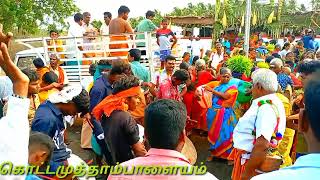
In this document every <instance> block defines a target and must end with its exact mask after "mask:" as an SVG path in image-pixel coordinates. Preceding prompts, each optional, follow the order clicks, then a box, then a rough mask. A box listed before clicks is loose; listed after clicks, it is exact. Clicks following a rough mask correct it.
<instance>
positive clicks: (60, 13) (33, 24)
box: [0, 0, 79, 33]
mask: <svg viewBox="0 0 320 180" xmlns="http://www.w3.org/2000/svg"><path fill="white" fill-rule="evenodd" d="M77 11H79V8H78V7H77V6H76V5H75V4H74V1H73V0H1V6H0V23H2V24H3V25H4V30H5V31H13V30H15V29H17V30H18V31H19V32H24V33H35V32H37V31H38V30H39V27H40V25H45V26H48V25H49V24H55V25H56V26H57V25H60V26H61V25H62V26H65V25H66V24H65V19H66V18H67V17H69V16H70V15H72V14H73V13H74V12H77ZM52 22H53V23H52Z"/></svg>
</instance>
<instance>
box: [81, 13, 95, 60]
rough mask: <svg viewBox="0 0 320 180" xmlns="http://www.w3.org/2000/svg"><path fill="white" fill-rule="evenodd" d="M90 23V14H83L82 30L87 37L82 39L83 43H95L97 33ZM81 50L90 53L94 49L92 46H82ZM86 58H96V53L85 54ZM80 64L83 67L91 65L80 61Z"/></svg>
mask: <svg viewBox="0 0 320 180" xmlns="http://www.w3.org/2000/svg"><path fill="white" fill-rule="evenodd" d="M90 21H91V14H90V13H89V12H84V13H83V22H84V23H83V24H82V27H83V28H84V30H85V36H87V37H84V38H83V43H94V41H95V39H96V38H95V37H94V36H95V35H97V31H96V29H95V28H94V27H93V26H92V25H91V24H90ZM83 49H84V50H85V51H92V50H94V49H95V46H94V45H84V46H83ZM85 54H86V55H87V56H89V57H95V56H96V53H94V52H89V53H85ZM82 64H83V65H90V64H91V61H90V60H84V61H82Z"/></svg>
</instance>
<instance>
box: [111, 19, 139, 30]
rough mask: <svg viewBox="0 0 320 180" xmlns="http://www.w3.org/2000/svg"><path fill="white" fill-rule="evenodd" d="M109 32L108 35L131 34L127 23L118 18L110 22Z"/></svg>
mask: <svg viewBox="0 0 320 180" xmlns="http://www.w3.org/2000/svg"><path fill="white" fill-rule="evenodd" d="M109 31H110V32H109V33H110V34H122V33H133V30H132V27H131V25H130V24H129V22H127V21H126V20H124V19H122V18H119V17H118V18H115V19H112V20H111V22H110V24H109Z"/></svg>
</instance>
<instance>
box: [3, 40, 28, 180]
mask: <svg viewBox="0 0 320 180" xmlns="http://www.w3.org/2000/svg"><path fill="white" fill-rule="evenodd" d="M0 45H1V47H0V65H1V68H2V69H3V70H4V72H5V73H6V75H7V76H8V77H9V78H10V79H11V81H12V83H13V93H14V95H12V96H10V97H9V100H8V102H7V103H8V109H7V113H6V116H4V117H3V118H2V119H0V133H1V135H0V142H1V143H0V162H1V163H4V162H11V163H12V164H13V165H14V166H27V165H28V143H29V121H28V110H29V106H30V100H29V99H27V95H28V85H29V79H28V77H27V76H26V75H25V74H23V73H22V72H21V71H20V69H19V68H18V67H17V66H15V65H14V63H13V61H12V60H11V58H10V56H9V52H8V49H7V45H6V44H4V43H3V42H0ZM8 137H9V138H8ZM1 178H3V179H24V175H22V176H14V175H12V176H10V177H8V176H7V177H6V176H4V175H2V176H1Z"/></svg>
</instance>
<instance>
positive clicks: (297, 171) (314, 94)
mask: <svg viewBox="0 0 320 180" xmlns="http://www.w3.org/2000/svg"><path fill="white" fill-rule="evenodd" d="M319 79H320V74H319V72H317V73H315V74H313V75H311V78H310V77H309V80H308V81H307V84H306V86H305V92H304V103H305V109H303V110H301V111H300V114H299V130H300V131H301V132H303V134H304V137H305V139H306V141H307V144H308V151H309V152H310V154H308V155H304V156H301V157H299V158H298V159H297V161H296V162H295V163H294V165H292V166H289V167H287V168H283V169H280V170H278V171H274V172H271V173H266V174H262V175H259V176H255V177H254V178H253V179H254V180H267V179H272V180H280V179H281V180H283V179H289V178H290V180H300V179H320V123H319V111H320V106H319V103H320V93H319V89H320V81H319ZM300 122H301V123H300Z"/></svg>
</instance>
